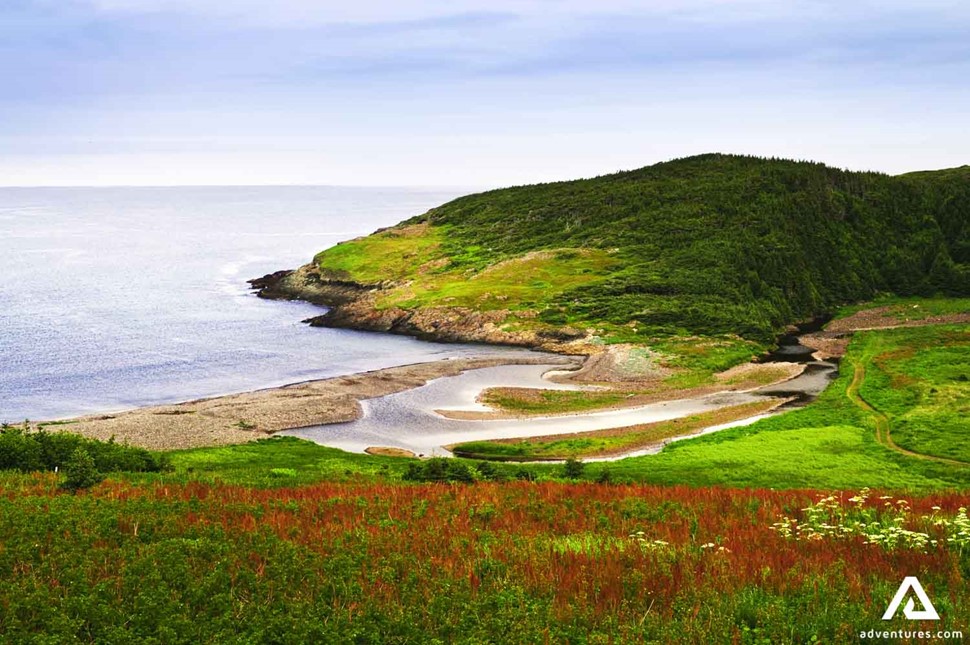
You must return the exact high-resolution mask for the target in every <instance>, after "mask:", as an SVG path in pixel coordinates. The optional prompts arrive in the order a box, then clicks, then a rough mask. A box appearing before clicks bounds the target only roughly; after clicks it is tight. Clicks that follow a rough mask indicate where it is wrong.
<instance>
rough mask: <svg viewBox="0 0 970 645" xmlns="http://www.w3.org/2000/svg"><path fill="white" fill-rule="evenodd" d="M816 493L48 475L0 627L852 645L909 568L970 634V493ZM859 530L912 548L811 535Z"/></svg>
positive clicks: (27, 504)
mask: <svg viewBox="0 0 970 645" xmlns="http://www.w3.org/2000/svg"><path fill="white" fill-rule="evenodd" d="M818 497H819V495H818V494H815V493H812V492H805V491H793V492H772V491H764V490H761V491H758V490H743V491H742V490H728V489H723V488H720V489H711V488H687V487H656V486H639V485H638V486H615V485H596V484H562V483H551V482H549V483H538V484H534V483H525V482H519V483H506V484H478V485H473V486H451V485H441V484H438V485H417V486H415V485H410V486H408V485H400V484H397V485H394V484H386V483H384V484H366V485H365V484H338V483H322V484H316V485H311V486H300V487H285V488H277V489H259V488H251V487H240V486H233V485H226V484H223V485H209V484H201V483H187V484H164V483H154V484H143V485H132V484H130V483H126V482H118V481H114V482H108V483H105V484H102V485H100V486H99V487H98V488H96V489H94V490H92V491H91V492H89V493H85V494H81V495H78V496H74V495H65V494H61V493H59V492H58V491H57V488H56V478H55V477H54V476H53V475H35V476H32V477H21V478H17V479H10V478H3V479H0V541H2V544H3V548H2V549H0V606H2V607H3V611H2V612H0V633H2V634H3V637H4V639H5V640H8V641H9V642H45V643H54V642H56V643H69V642H99V643H132V642H145V643H176V642H192V643H198V642H275V643H304V642H315V643H409V642H468V643H480V642H503V643H526V642H529V643H531V642H536V643H543V642H552V643H566V642H571V643H579V642H583V643H611V642H644V641H645V642H663V643H681V642H684V643H689V642H694V643H696V642H707V643H721V642H741V643H765V642H772V643H792V642H795V643H808V642H816V641H817V642H848V641H854V640H855V638H856V636H857V635H858V633H860V632H861V631H863V630H867V629H872V628H886V629H890V628H892V629H900V628H915V625H916V624H913V623H909V622H908V621H905V620H904V619H902V618H898V619H896V620H894V621H891V622H883V621H881V620H880V617H881V615H882V612H883V611H884V610H885V607H886V605H887V604H888V602H889V599H890V598H891V597H892V595H893V593H894V592H895V590H896V588H897V587H898V585H899V582H900V577H901V575H902V574H901V572H903V571H905V572H906V573H918V575H919V577H920V580H921V582H922V584H923V585H924V586H925V587H926V589H927V591H928V593H929V594H930V596H931V597H932V599H933V602H934V604H935V607H936V609H937V610H938V611H939V612H940V614H941V616H942V620H941V621H939V622H932V623H930V622H926V623H919V626H921V627H923V628H931V629H934V630H937V629H940V630H947V629H960V628H962V627H965V626H966V625H968V624H970V620H968V619H970V607H968V606H967V605H966V603H965V602H963V600H964V599H965V598H966V597H967V593H968V592H970V588H968V585H967V576H968V574H970V559H968V558H970V549H968V548H967V547H966V546H965V545H964V543H963V540H962V539H961V540H960V541H957V542H948V541H947V539H948V537H950V536H956V535H957V533H958V530H959V529H960V527H961V526H963V524H962V520H960V517H959V510H958V509H959V508H960V507H965V506H967V505H968V504H970V497H968V496H966V495H953V494H950V495H943V496H933V497H928V498H923V499H914V500H910V502H911V504H910V505H907V506H906V507H905V508H906V512H905V513H902V514H900V513H898V512H897V511H896V506H893V507H892V508H890V509H888V510H887V509H885V508H884V505H883V500H881V499H879V498H878V497H876V496H875V495H873V496H872V497H871V498H870V500H869V501H868V502H865V503H864V504H860V503H858V502H851V501H849V500H848V497H849V496H848V495H846V496H844V497H843V498H842V499H841V500H837V501H834V502H819V501H818ZM813 506H818V508H819V509H821V510H813V511H802V510H800V509H809V508H812V507H813ZM934 507H939V510H936V509H935V508H934ZM820 513H821V514H824V517H822V516H821V515H820ZM786 518H791V520H795V521H796V524H794V525H793V524H792V522H791V520H789V519H786ZM859 518H864V519H866V520H867V521H868V522H869V523H870V524H871V523H872V522H874V521H881V522H882V523H884V524H886V525H895V523H896V521H897V520H898V521H899V523H900V526H903V527H905V528H906V529H907V530H910V531H912V532H913V535H917V534H919V535H925V536H926V538H925V539H926V540H927V542H926V543H925V544H924V543H922V542H920V541H919V540H917V539H916V538H909V539H908V540H906V541H902V540H896V541H893V542H887V541H879V540H882V537H881V535H882V534H875V533H871V532H870V533H868V534H864V533H861V532H858V533H852V534H849V535H846V536H844V537H839V536H836V535H834V534H825V533H819V535H820V537H818V538H814V537H812V538H809V537H807V536H809V535H813V530H815V529H816V528H817V530H819V531H822V530H823V529H821V528H818V527H820V526H821V522H822V520H824V521H825V522H837V523H838V524H839V525H840V526H841V525H844V526H847V527H851V526H856V525H857V522H858V519H859ZM939 518H944V519H946V520H947V521H948V522H950V523H951V525H952V526H950V527H947V526H941V525H937V524H936V523H935V522H936V521H937V520H938V519H939ZM798 523H800V525H798ZM887 535H888V533H887ZM796 537H798V538H800V539H795V538H796ZM929 540H936V544H930V542H929ZM809 608H810V610H809Z"/></svg>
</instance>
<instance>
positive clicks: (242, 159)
mask: <svg viewBox="0 0 970 645" xmlns="http://www.w3.org/2000/svg"><path fill="white" fill-rule="evenodd" d="M967 79H970V3H967V2H964V1H959V2H958V1H942V0H924V1H922V2H920V1H912V2H902V1H899V0H882V1H880V2H869V1H862V2H853V1H842V2H834V1H829V0H812V1H802V0H789V1H785V2H781V1H777V0H773V1H766V0H734V1H729V0H686V1H683V2H670V1H666V0H661V1H655V2H650V1H646V2H634V1H632V0H600V1H598V2H592V1H586V2H579V1H574V0H558V1H557V0H524V1H518V2H512V1H509V0H492V1H490V2H480V1H473V0H452V1H450V2H432V1H430V0H398V1H383V0H382V1H378V2H367V1H366V0H361V1H359V2H345V1H344V2H319V1H316V2H314V1H310V0H276V1H275V2H272V1H269V0H260V1H257V0H3V2H2V4H0V185H49V184H55V185H56V184H62V185H63V184H74V185H78V184H81V185H92V184H93V185H123V184H292V183H298V184H299V183H317V184H352V185H375V184H378V185H423V186H431V185H458V186H469V187H473V186H495V185H505V184H519V183H529V182H535V181H542V180H550V179H566V178H572V177H577V176H590V175H595V174H602V173H605V172H612V171H615V170H619V169H626V168H636V167H639V166H643V165H647V164H650V163H654V162H656V161H661V160H664V159H669V158H672V157H679V156H685V155H689V154H695V153H701V152H712V151H724V152H741V153H753V154H760V155H769V156H772V155H773V156H784V157H796V158H810V159H816V160H821V161H826V162H829V163H832V164H835V165H839V166H845V167H851V168H857V169H875V170H883V171H887V172H903V171H907V170H915V169H922V168H939V167H948V166H956V165H962V164H965V163H970V127H968V123H970V122H968V117H967V115H968V114H970V82H968V80H967Z"/></svg>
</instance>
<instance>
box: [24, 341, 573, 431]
mask: <svg viewBox="0 0 970 645" xmlns="http://www.w3.org/2000/svg"><path fill="white" fill-rule="evenodd" d="M499 365H562V366H570V365H576V361H575V360H574V359H570V358H568V357H556V356H548V355H547V356H536V357H534V358H526V357H522V358H513V357H507V358H503V357H489V358H456V359H445V360H440V361H432V362H427V363H414V364H411V365H401V366H397V367H388V368H384V369H379V370H372V371H369V372H359V373H356V374H348V375H345V376H335V377H331V378H327V379H319V380H311V381H303V382H300V383H293V384H289V385H284V386H281V387H274V388H266V389H261V390H254V391H249V392H241V393H238V394H228V395H225V396H217V397H211V398H204V399H195V400H191V401H185V402H182V403H175V404H171V405H158V406H148V407H141V408H134V409H132V410H126V411H123V412H118V413H112V414H94V415H86V416H81V417H75V418H71V419H62V420H58V421H53V422H43V421H42V422H38V423H35V424H32V425H33V426H34V427H41V426H51V427H54V428H57V429H59V430H66V431H69V432H73V433H77V434H81V435H83V436H87V437H91V438H94V439H101V440H108V439H110V438H112V437H114V438H115V440H117V441H119V442H127V443H129V444H131V445H133V446H139V447H142V448H148V449H152V450H178V449H184V448H202V447H212V446H224V445H232V444H239V443H246V442H249V441H255V440H257V439H263V438H266V437H269V436H271V435H273V434H275V433H277V432H280V431H282V430H293V429H297V428H302V427H308V426H315V425H326V424H331V423H343V422H347V421H353V420H355V419H358V418H360V416H361V414H362V409H361V406H360V401H362V400H364V399H370V398H375V397H380V396H385V395H388V394H394V393H396V392H401V391H403V390H409V389H413V388H416V387H420V386H422V385H424V384H425V383H427V382H429V381H431V380H434V379H438V378H444V377H448V376H455V375H458V374H461V373H462V372H465V371H468V370H472V369H478V368H483V367H495V366H499Z"/></svg>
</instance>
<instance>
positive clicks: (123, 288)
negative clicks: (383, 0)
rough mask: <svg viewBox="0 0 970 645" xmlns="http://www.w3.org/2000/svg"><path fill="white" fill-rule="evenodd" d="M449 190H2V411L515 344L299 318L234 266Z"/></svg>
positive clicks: (287, 257)
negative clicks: (428, 337) (258, 292)
mask: <svg viewBox="0 0 970 645" xmlns="http://www.w3.org/2000/svg"><path fill="white" fill-rule="evenodd" d="M456 196H458V193H457V192H454V191H452V192H448V191H442V190H406V189H376V188H338V187H319V186H307V187H186V188H2V189H0V267H2V271H0V421H6V422H11V423H13V422H19V421H23V420H24V419H26V418H29V419H31V420H47V419H57V418H63V417H66V416H74V415H80V414H86V413H95V412H108V411H116V410H122V409H127V408H132V407H137V406H142V405H149V404H161V403H173V402H176V401H184V400H189V399H194V398H201V397H207V396H214V395H218V394H225V393H230V392H239V391H245V390H252V389H258V388H265V387H273V386H278V385H282V384H286V383H293V382H298V381H304V380H308V379H316V378H324V377H328V376H336V375H341V374H349V373H353V372H359V371H364V370H371V369H377V368H382V367H389V366H393V365H403V364H408V363H416V362H423V361H429V360H435V359H441V358H448V357H458V356H468V355H483V354H494V353H504V352H507V351H513V350H503V349H498V348H487V347H482V346H472V345H444V344H436V343H428V342H422V341H418V340H414V339H411V338H406V337H403V336H392V335H385V334H373V333H366V332H355V331H349V330H334V329H321V328H310V327H308V326H306V325H304V324H302V323H301V322H300V321H301V320H303V319H304V318H307V317H309V316H313V315H318V314H319V313H320V312H321V309H320V308H319V307H316V306H313V305H309V304H305V303H298V302H278V301H266V300H261V299H259V298H256V297H255V296H254V295H253V294H252V292H251V291H250V290H249V286H248V285H247V284H246V280H247V279H249V278H254V277H259V276H262V275H264V274H266V273H269V272H271V271H275V270H278V269H284V268H296V267H297V266H299V265H301V264H305V263H306V262H308V261H309V260H310V259H311V258H312V257H313V254H314V253H316V252H317V251H320V250H322V249H324V248H326V247H329V246H332V245H333V244H336V243H337V242H339V241H341V240H346V239H350V238H353V237H357V236H359V235H365V234H367V233H370V232H372V231H374V230H375V229H377V228H380V227H383V226H388V225H391V224H394V223H396V222H398V221H400V220H402V219H404V218H406V217H410V216H413V215H416V214H419V213H422V212H424V211H425V210H427V209H428V208H430V207H432V206H436V205H438V204H440V203H442V202H444V201H447V200H448V199H451V198H453V197H456Z"/></svg>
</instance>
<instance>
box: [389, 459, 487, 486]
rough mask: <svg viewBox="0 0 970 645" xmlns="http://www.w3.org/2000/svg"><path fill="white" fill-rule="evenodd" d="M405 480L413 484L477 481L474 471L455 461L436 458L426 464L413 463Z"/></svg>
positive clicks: (409, 466) (405, 473)
mask: <svg viewBox="0 0 970 645" xmlns="http://www.w3.org/2000/svg"><path fill="white" fill-rule="evenodd" d="M403 477H404V479H405V480H406V481H413V482H464V483H470V482H473V481H475V478H474V477H473V476H472V471H471V470H469V468H468V466H466V465H465V464H464V463H462V462H460V461H458V460H455V459H446V458H444V457H435V458H433V459H428V460H427V461H424V462H420V461H419V462H411V463H410V464H408V469H407V470H406V471H405V472H404V476H403Z"/></svg>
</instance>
